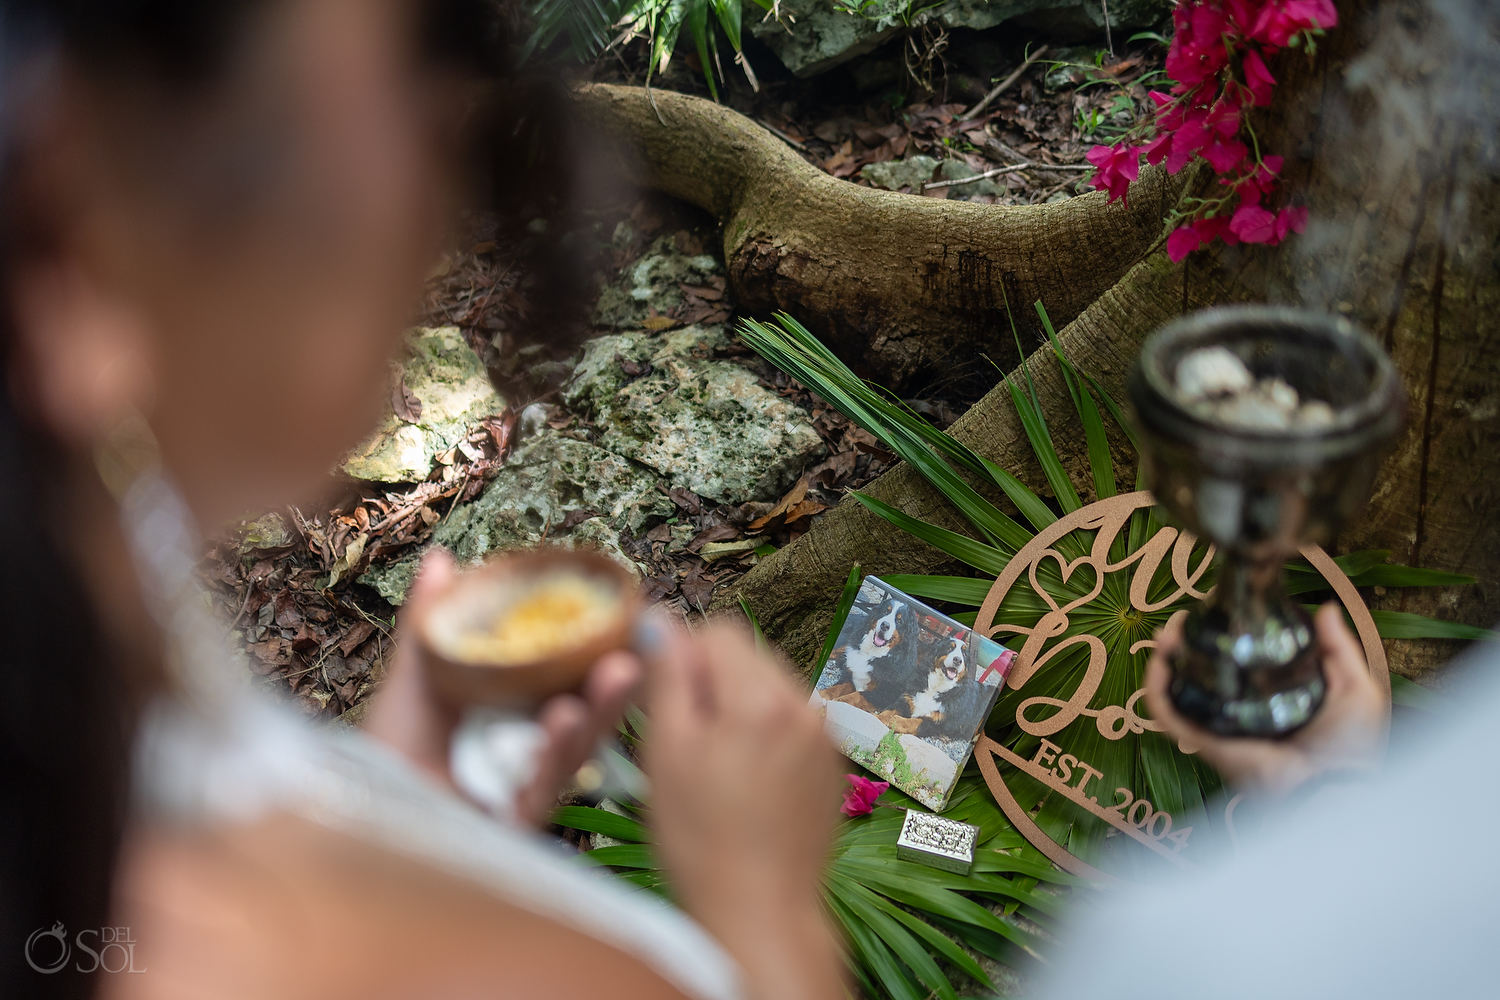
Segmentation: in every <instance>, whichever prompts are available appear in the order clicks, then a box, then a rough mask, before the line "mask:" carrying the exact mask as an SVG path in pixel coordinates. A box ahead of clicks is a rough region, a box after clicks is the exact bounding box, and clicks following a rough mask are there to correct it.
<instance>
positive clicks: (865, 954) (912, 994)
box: [829, 896, 925, 1000]
mask: <svg viewBox="0 0 1500 1000" xmlns="http://www.w3.org/2000/svg"><path fill="white" fill-rule="evenodd" d="M829 904H830V908H831V909H832V910H833V912H834V915H835V916H836V917H838V918H839V923H840V924H842V925H843V928H844V933H845V934H846V935H847V936H848V938H849V943H850V945H852V946H853V948H854V951H855V954H856V955H857V956H858V958H859V959H860V964H861V965H863V966H864V967H865V969H866V970H868V972H869V973H873V975H874V977H875V979H876V981H877V982H878V984H879V986H880V987H881V988H880V990H879V991H878V992H879V993H881V994H884V995H885V996H887V997H891V998H892V1000H925V998H924V996H923V992H922V991H921V990H920V989H918V988H917V985H916V984H915V983H914V982H912V981H911V978H910V977H909V976H907V975H906V972H905V971H904V970H903V969H902V968H901V966H900V964H899V963H897V961H896V957H895V955H893V954H892V953H891V949H890V948H889V947H888V946H887V945H886V944H885V942H884V941H882V940H881V939H880V936H879V935H878V934H876V933H875V932H874V931H873V930H872V929H871V928H870V926H869V925H868V924H866V923H865V922H864V921H863V920H861V919H860V918H859V916H858V915H857V914H856V913H855V912H854V911H853V910H851V909H850V908H849V907H848V906H847V905H846V904H845V903H844V902H843V901H842V900H840V899H838V898H837V897H836V896H835V897H833V898H831V899H830V900H829Z"/></svg>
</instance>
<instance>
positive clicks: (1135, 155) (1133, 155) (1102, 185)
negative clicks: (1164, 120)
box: [1087, 142, 1141, 204]
mask: <svg viewBox="0 0 1500 1000" xmlns="http://www.w3.org/2000/svg"><path fill="white" fill-rule="evenodd" d="M1087 158H1088V161H1089V162H1090V163H1092V164H1093V165H1094V166H1095V167H1096V168H1098V169H1097V172H1096V173H1095V174H1094V179H1093V181H1092V183H1093V185H1094V187H1096V188H1098V189H1099V190H1100V191H1108V192H1109V200H1110V201H1114V200H1115V199H1116V198H1120V199H1124V198H1125V194H1126V192H1127V191H1129V190H1130V182H1131V181H1133V180H1135V179H1136V178H1137V177H1139V176H1140V175H1141V148H1140V147H1139V146H1132V145H1131V144H1130V143H1128V142H1122V143H1120V144H1119V145H1118V146H1095V147H1094V148H1093V149H1091V150H1089V151H1088V154H1087ZM1126 204H1129V202H1128V201H1127V202H1126Z"/></svg>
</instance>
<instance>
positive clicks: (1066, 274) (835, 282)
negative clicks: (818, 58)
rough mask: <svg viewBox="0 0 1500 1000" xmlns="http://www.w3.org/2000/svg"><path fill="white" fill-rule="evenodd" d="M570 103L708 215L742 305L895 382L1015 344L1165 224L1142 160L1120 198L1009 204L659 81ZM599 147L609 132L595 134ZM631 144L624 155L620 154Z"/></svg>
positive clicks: (649, 175) (1127, 261)
mask: <svg viewBox="0 0 1500 1000" xmlns="http://www.w3.org/2000/svg"><path fill="white" fill-rule="evenodd" d="M577 101H578V106H579V108H580V111H581V114H582V116H583V118H584V120H585V122H586V123H587V124H588V125H589V126H590V127H591V133H592V134H597V135H604V136H608V137H611V138H613V139H614V140H615V142H614V143H613V144H610V145H612V146H613V148H615V149H617V150H620V151H624V152H625V153H626V154H627V158H626V159H625V160H624V161H623V163H622V168H623V170H624V172H625V173H626V174H627V176H632V177H634V178H636V179H638V180H639V181H640V182H641V183H644V184H648V185H649V186H651V187H654V188H656V189H657V190H660V191H663V192H665V193H667V194H670V195H673V196H675V197H678V198H682V199H683V200H685V201H688V202H691V203H692V204H694V205H697V206H699V207H701V208H704V209H706V210H708V211H709V212H711V213H713V214H714V215H715V216H717V217H718V218H719V219H720V220H721V221H722V222H723V226H724V262H725V266H726V270H727V271H728V273H729V280H730V283H731V286H732V288H733V291H734V294H735V296H736V301H737V302H738V303H739V306H740V308H741V309H743V310H744V311H746V312H749V313H759V314H765V313H769V312H771V311H773V310H785V311H787V312H789V313H791V314H793V315H794V316H796V317H797V318H798V319H799V320H801V321H802V322H803V323H804V324H806V325H807V327H808V328H809V329H810V330H812V331H813V332H814V333H816V334H818V335H819V336H820V337H822V338H824V340H825V341H826V342H827V343H828V344H829V345H830V346H831V347H833V348H834V349H835V350H836V351H838V352H839V353H840V355H841V356H842V357H844V358H845V359H846V360H847V361H848V363H849V364H850V366H851V367H853V368H854V369H855V370H856V371H859V372H861V373H862V374H866V375H873V376H874V377H877V378H879V379H880V380H881V381H882V382H883V383H884V384H886V385H889V386H891V387H895V388H899V387H902V386H907V385H911V384H913V383H914V382H918V381H921V380H924V379H930V378H935V377H942V376H951V375H952V374H953V369H954V366H955V359H962V360H963V361H969V362H975V363H976V364H975V368H976V369H977V368H978V367H979V365H980V364H983V361H982V358H983V357H989V358H992V359H994V360H995V361H996V362H998V363H1001V364H1005V365H1010V364H1014V363H1015V362H1016V361H1017V360H1019V359H1018V357H1017V352H1016V346H1015V338H1014V337H1013V336H1012V333H1011V325H1010V319H1009V318H1008V316H1007V306H1008V307H1009V310H1010V313H1011V314H1012V315H1014V317H1015V322H1016V324H1017V327H1018V328H1019V329H1020V330H1021V331H1022V333H1023V335H1024V336H1025V337H1026V342H1031V341H1032V337H1031V336H1030V334H1031V333H1032V332H1033V329H1034V325H1035V321H1036V317H1035V314H1034V313H1033V312H1032V310H1031V307H1030V303H1032V302H1034V301H1036V300H1037V299H1042V300H1043V301H1045V302H1046V303H1047V307H1048V309H1049V310H1051V314H1052V316H1053V317H1054V320H1055V321H1056V322H1059V323H1061V322H1066V321H1067V320H1069V319H1072V318H1073V317H1074V316H1076V315H1078V313H1079V312H1081V311H1082V310H1083V309H1084V308H1085V307H1086V306H1088V304H1089V303H1091V302H1093V301H1094V299H1096V298H1098V296H1099V295H1100V294H1101V293H1102V292H1104V291H1105V290H1107V289H1108V288H1109V287H1110V286H1111V285H1113V284H1114V283H1115V281H1116V280H1118V279H1119V277H1120V275H1122V274H1124V273H1125V271H1126V270H1127V269H1128V268H1129V267H1130V265H1131V264H1133V263H1134V262H1135V261H1137V260H1139V259H1140V257H1141V256H1142V255H1143V254H1144V253H1146V251H1147V250H1148V249H1149V248H1150V247H1151V246H1152V245H1153V244H1154V243H1156V242H1158V241H1159V240H1160V238H1161V229H1162V227H1161V222H1162V218H1163V217H1164V215H1165V213H1166V212H1167V210H1168V208H1169V207H1170V206H1171V204H1172V203H1173V202H1174V201H1175V199H1176V197H1177V196H1178V194H1179V192H1180V188H1181V185H1180V183H1179V182H1178V181H1176V180H1174V179H1172V178H1169V177H1168V176H1167V175H1166V174H1164V173H1162V172H1160V171H1149V172H1148V176H1146V177H1144V178H1143V179H1142V180H1141V182H1140V183H1138V184H1137V185H1136V187H1135V189H1134V190H1132V191H1131V196H1130V206H1129V207H1128V208H1126V207H1125V206H1124V205H1121V204H1119V203H1116V204H1114V205H1106V204H1105V199H1104V196H1103V195H1102V194H1094V195H1087V196H1084V197H1081V198H1071V199H1069V200H1067V201H1065V202H1062V203H1059V204H1055V205H1037V206H1024V207H1010V206H998V205H977V204H973V203H970V202H960V201H952V202H950V201H944V200H941V199H937V198H926V197H920V196H916V195H906V194H898V193H896V192H893V191H883V190H880V189H878V188H867V187H860V186H859V185H857V184H851V183H849V182H848V181H842V180H839V179H837V178H834V177H830V176H829V175H828V174H825V173H824V172H823V171H821V170H819V169H818V168H816V167H814V166H812V165H811V164H809V163H808V162H806V161H805V160H803V159H802V158H801V157H799V156H798V155H797V154H796V153H795V152H793V151H792V149H791V148H790V147H788V146H787V145H786V144H785V143H783V142H782V141H781V140H780V139H777V138H776V137H775V136H773V135H772V134H771V133H770V132H767V131H766V130H765V129H764V128H762V127H760V126H759V125H757V124H755V122H753V121H751V120H750V119H748V118H746V117H744V116H743V115H740V114H738V113H736V112H734V111H731V110H729V109H728V108H724V107H721V106H720V105H717V104H714V103H712V102H710V101H705V100H702V99H700V98H695V97H689V96H686V95H684V94H676V93H672V92H670V91H662V90H653V91H647V90H644V89H642V88H639V87H617V86H609V85H604V84H596V85H591V86H586V87H583V88H580V90H579V91H578V94H577ZM607 148H608V146H607ZM631 153H633V154H635V156H634V157H633V158H629V157H628V154H631Z"/></svg>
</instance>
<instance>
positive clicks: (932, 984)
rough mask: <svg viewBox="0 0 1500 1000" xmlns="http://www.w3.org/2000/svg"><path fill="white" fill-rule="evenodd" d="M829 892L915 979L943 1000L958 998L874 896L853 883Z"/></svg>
mask: <svg viewBox="0 0 1500 1000" xmlns="http://www.w3.org/2000/svg"><path fill="white" fill-rule="evenodd" d="M829 891H830V892H831V893H832V894H833V896H834V898H836V899H837V900H838V901H839V902H840V903H842V904H843V905H844V906H845V907H846V908H847V909H848V910H849V912H850V913H851V914H852V915H853V916H854V917H855V918H856V919H858V920H859V921H861V922H862V923H864V924H865V925H866V926H867V927H868V928H869V929H870V931H871V932H873V933H874V934H875V935H876V936H878V937H879V938H880V940H881V941H882V942H883V943H884V944H885V946H886V947H887V948H889V949H890V951H891V952H892V953H893V954H894V955H895V957H896V958H897V959H899V960H900V961H901V962H902V963H903V964H905V965H906V967H907V968H908V969H910V970H911V971H912V972H913V973H915V974H916V977H917V978H918V979H920V980H921V981H922V982H923V983H925V984H926V985H927V986H928V988H930V989H932V990H933V991H935V992H936V994H937V995H938V996H939V997H943V998H944V1000H958V994H957V992H955V991H954V989H953V984H952V983H951V982H949V981H948V977H947V976H945V975H943V970H942V969H940V968H938V964H937V962H936V961H934V960H933V957H932V955H931V954H930V953H929V952H928V951H927V949H925V948H923V947H922V945H921V944H920V943H918V941H917V939H916V938H914V937H912V935H911V932H910V931H908V930H907V929H906V927H905V926H903V925H902V924H901V922H900V921H898V920H896V919H895V918H894V917H892V916H891V915H890V914H889V913H887V912H886V911H884V910H882V909H881V908H880V907H879V906H877V905H876V903H875V900H876V898H878V897H876V896H875V894H874V893H873V892H870V890H868V889H866V888H864V887H863V886H861V885H859V884H858V883H856V882H849V881H841V880H833V881H831V882H830V883H829ZM917 995H920V994H917Z"/></svg>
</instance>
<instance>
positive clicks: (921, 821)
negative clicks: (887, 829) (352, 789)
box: [896, 809, 979, 875]
mask: <svg viewBox="0 0 1500 1000" xmlns="http://www.w3.org/2000/svg"><path fill="white" fill-rule="evenodd" d="M978 839H979V827H977V826H972V825H970V824H968V823H960V822H958V820H954V819H944V818H943V817H941V816H934V815H933V814H932V813H925V812H917V811H915V810H913V809H908V810H907V811H906V822H904V823H902V824H901V836H900V837H898V838H896V857H898V858H901V859H902V860H904V861H915V862H917V863H919V864H924V865H931V866H932V867H933V868H941V869H943V870H944V871H950V872H957V873H958V874H959V875H967V874H969V869H970V868H972V867H973V866H974V844H975V842H976V841H977V840H978Z"/></svg>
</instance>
